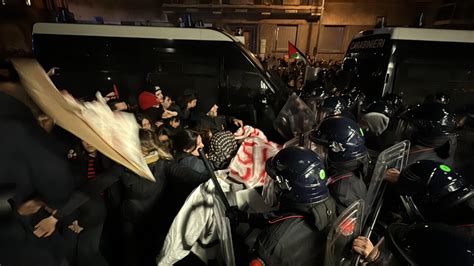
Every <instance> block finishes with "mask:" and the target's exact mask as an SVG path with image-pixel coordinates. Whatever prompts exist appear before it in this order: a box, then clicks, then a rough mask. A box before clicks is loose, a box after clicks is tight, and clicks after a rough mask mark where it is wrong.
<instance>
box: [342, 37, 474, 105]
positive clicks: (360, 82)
mask: <svg viewBox="0 0 474 266" xmlns="http://www.w3.org/2000/svg"><path fill="white" fill-rule="evenodd" d="M344 60H345V63H346V62H350V64H349V65H351V66H354V68H355V69H354V72H355V73H356V75H355V76H356V77H355V80H354V84H355V86H357V87H359V88H360V89H362V90H363V91H364V92H365V93H366V95H367V97H368V98H369V99H377V98H380V97H381V96H383V95H385V94H388V93H402V94H403V98H404V100H405V102H406V103H408V104H415V103H419V102H422V101H423V99H424V98H425V97H426V96H428V95H433V94H436V93H446V94H447V95H449V96H450V97H451V103H452V105H453V106H462V105H465V104H468V103H474V31H463V30H445V29H425V28H380V29H374V30H368V31H363V32H360V33H359V34H357V35H356V36H355V37H354V38H353V40H352V41H351V43H350V45H349V47H348V49H347V52H346V55H345V59H344Z"/></svg>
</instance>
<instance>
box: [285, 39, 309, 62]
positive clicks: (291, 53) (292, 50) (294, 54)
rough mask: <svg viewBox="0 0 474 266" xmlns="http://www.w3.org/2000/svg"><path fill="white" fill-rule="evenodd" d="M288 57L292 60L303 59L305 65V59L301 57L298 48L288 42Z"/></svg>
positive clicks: (301, 54)
mask: <svg viewBox="0 0 474 266" xmlns="http://www.w3.org/2000/svg"><path fill="white" fill-rule="evenodd" d="M288 57H289V58H293V59H296V60H298V59H303V60H304V62H305V63H306V57H305V56H304V55H303V53H302V52H300V50H298V48H296V46H295V45H294V44H292V43H291V42H290V41H288Z"/></svg>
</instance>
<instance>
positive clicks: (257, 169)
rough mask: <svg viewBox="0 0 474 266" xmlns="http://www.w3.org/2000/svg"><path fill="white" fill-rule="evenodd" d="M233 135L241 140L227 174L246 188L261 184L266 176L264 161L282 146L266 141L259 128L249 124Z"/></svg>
mask: <svg viewBox="0 0 474 266" xmlns="http://www.w3.org/2000/svg"><path fill="white" fill-rule="evenodd" d="M234 136H235V138H236V139H237V140H243V142H242V144H241V145H240V147H239V150H238V151H237V154H236V155H235V157H234V158H233V159H232V161H231V162H230V165H229V170H230V172H229V176H230V177H232V178H234V179H235V180H237V181H239V182H242V183H244V184H245V186H246V187H247V188H253V187H259V186H263V184H264V183H265V179H266V177H267V173H266V172H265V162H266V160H267V159H268V158H270V157H272V156H274V155H275V154H276V153H277V152H278V151H279V150H280V149H281V148H282V146H281V145H279V144H277V143H274V142H271V141H268V139H267V137H266V136H265V134H264V133H263V132H262V131H261V130H259V129H256V128H253V127H251V126H245V127H242V128H240V129H239V130H237V132H235V133H234Z"/></svg>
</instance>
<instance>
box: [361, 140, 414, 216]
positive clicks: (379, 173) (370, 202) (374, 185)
mask: <svg viewBox="0 0 474 266" xmlns="http://www.w3.org/2000/svg"><path fill="white" fill-rule="evenodd" d="M409 153H410V141H408V140H404V141H402V142H399V143H397V144H395V145H393V146H392V147H390V148H387V149H385V150H384V151H382V152H381V153H380V154H379V156H378V158H377V162H376V164H375V168H374V171H373V174H372V178H371V180H370V184H369V188H368V190H367V195H366V198H365V202H366V206H367V209H366V210H367V211H366V214H365V217H364V224H365V222H366V221H367V217H368V216H369V214H371V212H373V211H374V206H375V205H376V199H377V198H378V197H379V194H380V187H381V186H382V182H383V180H384V178H385V175H386V174H387V171H391V170H394V169H396V171H398V172H401V171H402V170H403V168H404V167H405V166H406V165H407V162H408V154H409ZM389 169H390V170H389Z"/></svg>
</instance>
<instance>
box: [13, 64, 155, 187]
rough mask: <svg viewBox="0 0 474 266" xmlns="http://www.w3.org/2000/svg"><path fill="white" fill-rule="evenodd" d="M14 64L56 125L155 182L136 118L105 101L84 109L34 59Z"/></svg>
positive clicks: (84, 106) (28, 90)
mask: <svg viewBox="0 0 474 266" xmlns="http://www.w3.org/2000/svg"><path fill="white" fill-rule="evenodd" d="M12 63H13V65H14V67H15V69H16V70H17V72H18V74H19V76H20V80H21V83H22V85H23V87H24V88H25V90H26V92H27V93H28V94H29V95H30V97H31V98H32V99H33V101H34V102H35V103H36V104H37V105H38V106H39V107H40V108H41V110H43V112H44V113H45V114H47V115H48V116H50V117H51V118H53V119H54V120H55V121H56V124H58V125H59V126H61V127H62V128H64V129H66V130H67V131H69V132H71V133H72V134H74V135H76V136H77V137H78V138H80V139H82V140H85V141H86V142H88V143H89V144H91V145H92V146H94V147H96V148H97V150H99V151H100V152H101V153H102V154H104V155H105V156H107V157H109V158H110V159H112V160H114V161H115V162H117V163H119V164H121V165H123V166H125V167H127V168H128V169H130V170H131V171H133V172H135V173H136V174H138V175H139V176H142V177H144V178H146V179H149V180H151V181H155V179H154V177H153V174H152V173H151V171H150V169H149V168H148V166H147V164H146V162H145V159H144V158H143V156H142V154H141V148H140V142H139V139H138V125H137V123H136V121H135V118H134V117H133V114H127V113H120V112H117V113H113V112H112V111H111V110H110V108H108V107H107V109H106V108H105V107H106V104H105V102H101V99H99V101H97V102H94V103H91V104H86V105H84V104H81V103H79V102H77V101H75V100H74V99H73V98H72V96H67V97H65V96H64V95H63V94H61V92H59V91H58V89H57V88H56V87H55V86H54V84H53V82H52V81H51V79H50V78H49V77H48V75H47V74H46V72H45V71H44V70H43V68H42V67H41V65H40V64H39V63H38V62H37V61H36V60H34V59H13V60H12ZM68 97H69V99H68V100H67V98H68ZM104 105H105V106H104Z"/></svg>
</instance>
